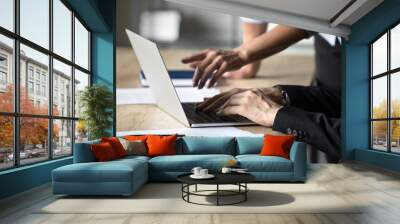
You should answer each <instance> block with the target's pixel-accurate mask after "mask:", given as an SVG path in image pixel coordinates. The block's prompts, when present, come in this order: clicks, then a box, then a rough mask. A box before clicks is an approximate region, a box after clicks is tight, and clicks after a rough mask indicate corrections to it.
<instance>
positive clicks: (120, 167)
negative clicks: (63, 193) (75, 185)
mask: <svg viewBox="0 0 400 224" xmlns="http://www.w3.org/2000/svg"><path fill="white" fill-rule="evenodd" d="M135 172H147V163H146V162H145V161H142V160H140V159H130V160H127V159H122V160H114V161H109V162H92V163H75V164H70V165H66V166H63V167H59V168H57V169H55V170H53V181H58V182H130V181H132V176H133V175H134V173H135Z"/></svg>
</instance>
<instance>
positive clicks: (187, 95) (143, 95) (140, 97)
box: [117, 87, 220, 105]
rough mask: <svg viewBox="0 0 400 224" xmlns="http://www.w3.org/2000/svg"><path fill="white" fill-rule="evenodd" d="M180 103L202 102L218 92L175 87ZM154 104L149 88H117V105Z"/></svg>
mask: <svg viewBox="0 0 400 224" xmlns="http://www.w3.org/2000/svg"><path fill="white" fill-rule="evenodd" d="M175 90H176V92H177V94H178V97H179V99H180V101H181V103H198V102H203V101H204V98H209V97H213V96H215V95H217V94H218V93H220V91H219V90H218V89H215V88H211V89H200V90H199V89H197V88H193V87H180V88H175ZM126 104H156V100H155V99H154V97H153V93H152V91H151V89H150V88H131V89H117V105H126Z"/></svg>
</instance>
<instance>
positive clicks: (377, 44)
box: [370, 24, 400, 153]
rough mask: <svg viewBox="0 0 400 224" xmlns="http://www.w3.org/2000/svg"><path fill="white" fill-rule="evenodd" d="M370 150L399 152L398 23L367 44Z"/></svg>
mask: <svg viewBox="0 0 400 224" xmlns="http://www.w3.org/2000/svg"><path fill="white" fill-rule="evenodd" d="M370 55H371V57H370V61H371V69H370V73H371V74H370V87H371V88H370V95H371V149H373V150H380V151H385V152H391V153H400V88H399V86H400V24H397V25H395V26H393V27H392V28H390V29H388V30H387V31H386V32H385V33H383V34H382V35H381V36H379V37H378V38H377V39H376V40H374V41H373V42H372V43H371V44H370Z"/></svg>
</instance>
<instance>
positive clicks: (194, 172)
mask: <svg viewBox="0 0 400 224" xmlns="http://www.w3.org/2000/svg"><path fill="white" fill-rule="evenodd" d="M201 170H202V168H201V167H193V169H192V173H193V174H194V175H196V176H199V175H201V173H200V171H201Z"/></svg>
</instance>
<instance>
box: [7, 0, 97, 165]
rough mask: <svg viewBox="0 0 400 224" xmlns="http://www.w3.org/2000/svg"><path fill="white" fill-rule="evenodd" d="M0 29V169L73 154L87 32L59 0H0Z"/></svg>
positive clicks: (82, 134)
mask: <svg viewBox="0 0 400 224" xmlns="http://www.w3.org/2000/svg"><path fill="white" fill-rule="evenodd" d="M15 2H16V3H18V2H19V4H15ZM17 16H19V18H17ZM14 21H19V23H17V24H14ZM15 26H16V27H15ZM0 27H1V28H0V127H1V128H0V170H4V169H10V168H15V167H19V166H23V165H27V164H32V163H37V162H42V161H47V160H50V159H54V158H60V157H63V156H70V155H72V152H73V145H74V142H75V139H76V136H79V139H85V138H86V136H87V135H86V133H87V131H86V126H85V125H80V126H79V127H77V124H80V123H82V122H79V113H77V112H75V110H76V109H77V108H75V107H74V106H73V105H76V104H77V102H75V101H77V100H79V96H76V94H77V93H79V92H80V91H81V89H82V88H84V86H88V85H89V84H90V76H91V71H90V53H89V52H90V49H91V45H90V31H89V30H88V29H87V26H86V25H85V24H84V23H83V22H82V21H81V20H80V18H78V17H77V15H76V14H75V12H74V11H73V10H71V7H70V6H69V5H67V3H66V2H65V1H62V0H35V1H32V0H18V1H14V0H0ZM50 43H52V44H50ZM15 49H18V51H15ZM14 52H15V54H17V55H14ZM73 55H75V57H72V56H73ZM15 58H18V59H19V60H18V61H15V60H14V59H15ZM14 70H15V71H14ZM15 78H17V79H16V80H17V81H18V82H15ZM3 83H5V84H6V87H4V88H3V89H2V86H1V84H3ZM15 84H17V85H18V86H17V87H18V88H15V87H16V86H15ZM75 88H79V89H78V90H76V89H75ZM15 91H19V92H18V93H19V94H15ZM14 96H19V97H18V98H15V97H14ZM57 103H58V104H57ZM14 108H15V109H16V111H15V109H14ZM78 132H79V133H78ZM14 152H15V153H14Z"/></svg>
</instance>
